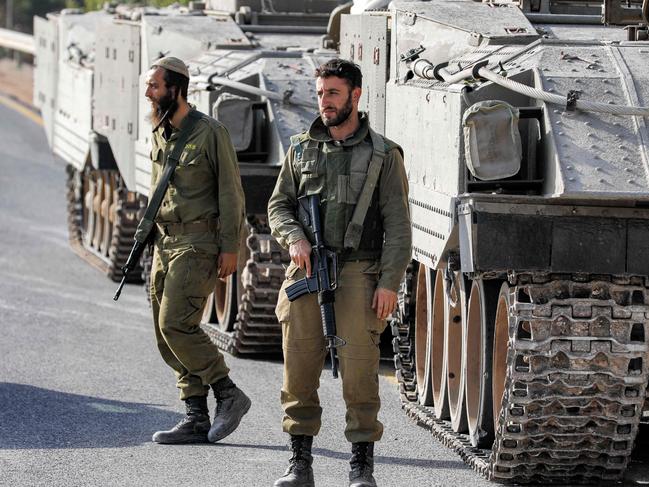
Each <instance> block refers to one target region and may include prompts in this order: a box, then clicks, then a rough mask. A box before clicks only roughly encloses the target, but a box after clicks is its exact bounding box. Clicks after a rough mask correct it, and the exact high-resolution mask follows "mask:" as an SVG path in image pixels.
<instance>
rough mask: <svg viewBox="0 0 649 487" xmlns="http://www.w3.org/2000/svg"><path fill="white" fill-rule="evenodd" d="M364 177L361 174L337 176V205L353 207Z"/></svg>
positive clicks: (363, 183)
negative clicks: (342, 204) (343, 204)
mask: <svg viewBox="0 0 649 487" xmlns="http://www.w3.org/2000/svg"><path fill="white" fill-rule="evenodd" d="M365 177H366V176H365V174H362V173H351V174H350V175H349V176H348V175H346V174H341V175H339V176H338V188H337V200H338V203H345V204H348V205H355V204H356V203H357V202H358V199H359V198H360V196H361V191H362V190H363V186H364V185H365Z"/></svg>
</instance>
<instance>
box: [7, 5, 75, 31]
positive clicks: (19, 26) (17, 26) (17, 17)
mask: <svg viewBox="0 0 649 487" xmlns="http://www.w3.org/2000/svg"><path fill="white" fill-rule="evenodd" d="M63 7H65V0H13V22H12V23H13V27H12V29H14V30H18V31H21V32H27V33H30V34H31V33H32V30H33V27H34V20H33V18H34V15H39V16H41V17H43V16H45V14H46V13H47V12H55V11H57V10H61V9H62V8H63ZM6 26H7V0H0V27H6Z"/></svg>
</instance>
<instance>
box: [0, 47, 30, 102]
mask: <svg viewBox="0 0 649 487" xmlns="http://www.w3.org/2000/svg"><path fill="white" fill-rule="evenodd" d="M33 72H34V68H33V67H32V65H31V64H28V63H22V64H21V65H19V64H18V63H16V62H15V61H14V60H13V59H9V58H3V59H0V93H2V94H4V95H7V96H9V97H11V98H14V99H16V100H18V101H20V102H22V103H23V104H25V105H28V106H30V107H31V106H32V105H33V84H34V81H33Z"/></svg>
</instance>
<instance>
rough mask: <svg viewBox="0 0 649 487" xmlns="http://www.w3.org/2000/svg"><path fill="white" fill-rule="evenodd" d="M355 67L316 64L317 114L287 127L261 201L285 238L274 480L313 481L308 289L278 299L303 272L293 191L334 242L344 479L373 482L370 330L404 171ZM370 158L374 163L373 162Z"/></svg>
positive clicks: (383, 295) (404, 221) (394, 244)
mask: <svg viewBox="0 0 649 487" xmlns="http://www.w3.org/2000/svg"><path fill="white" fill-rule="evenodd" d="M361 81H362V75H361V72H360V69H359V68H358V67H357V66H356V65H355V64H353V63H351V62H349V61H344V60H341V59H334V60H331V61H328V62H327V63H325V64H323V65H322V66H320V67H319V68H318V69H317V70H316V89H317V95H318V105H319V109H320V117H319V118H317V119H316V120H315V121H314V122H313V123H312V124H311V127H310V129H309V130H308V131H307V132H304V133H302V134H299V135H297V136H294V137H293V138H292V139H291V142H292V145H291V148H290V150H289V152H288V154H287V156H286V159H285V160H284V164H283V166H282V169H281V172H280V175H279V178H278V180H277V184H276V186H275V190H274V192H273V195H272V197H271V199H270V202H269V204H268V214H269V221H270V226H271V230H272V234H273V235H274V236H275V237H276V238H277V240H278V241H279V242H280V244H282V245H283V246H285V247H287V248H288V249H289V254H290V256H291V264H290V265H289V267H288V269H287V270H286V280H285V281H284V284H283V286H282V289H281V290H280V293H279V298H278V302H277V308H276V313H277V318H278V319H279V321H280V322H281V323H282V333H283V344H282V346H283V351H284V383H283V386H282V392H281V401H282V407H283V409H284V419H283V423H282V426H283V429H284V431H285V432H286V433H289V434H290V436H291V448H292V450H293V456H292V457H291V459H290V461H289V467H288V470H287V471H286V473H285V474H284V476H283V477H281V478H280V479H278V480H277V481H276V482H275V484H274V485H275V487H291V486H292V487H297V486H299V487H309V486H313V485H314V479H313V469H312V467H311V464H312V461H313V458H312V455H311V446H312V442H313V437H314V436H315V435H317V434H318V431H319V430H320V426H321V421H320V417H321V412H322V409H321V408H320V402H319V399H318V392H317V391H318V386H319V378H320V373H321V371H322V369H323V365H324V360H325V356H326V349H325V339H324V336H323V330H322V325H321V318H320V308H319V305H318V300H317V296H316V295H315V294H307V295H304V296H302V297H300V298H298V299H296V300H295V301H293V302H289V301H288V298H287V296H286V292H285V289H286V287H287V286H289V285H291V284H292V283H294V282H296V281H297V280H300V279H302V278H303V277H304V276H305V274H306V275H310V274H311V271H312V269H311V261H310V255H311V244H312V243H313V241H311V242H310V241H309V236H310V237H311V238H312V237H313V236H312V235H309V233H310V231H309V230H308V229H307V228H304V227H303V226H302V224H301V223H300V220H299V218H298V201H297V199H298V198H299V197H301V196H305V195H312V194H319V195H320V201H321V207H320V213H321V222H322V227H323V234H324V242H325V245H326V246H327V247H328V248H329V249H332V250H335V251H336V252H337V254H338V265H339V269H338V287H337V288H336V291H335V313H336V324H337V334H338V336H339V337H341V338H342V339H343V340H344V341H345V342H346V344H345V345H344V346H342V347H340V348H338V357H339V362H340V374H341V377H342V387H343V397H344V400H345V404H346V408H347V411H346V422H347V426H346V429H345V436H346V438H347V440H348V441H349V442H350V443H351V444H352V445H351V450H352V456H351V460H350V465H351V472H350V474H349V485H350V486H352V487H372V486H376V482H375V479H374V477H373V469H374V457H373V455H374V442H375V441H378V440H380V439H381V435H382V433H383V425H382V424H381V423H380V422H379V420H378V419H377V416H378V411H379V408H380V401H379V381H378V369H379V340H380V335H381V333H382V332H383V330H384V328H385V326H386V318H387V317H388V316H389V315H390V314H391V313H392V312H393V311H394V310H395V307H396V304H397V290H398V288H399V284H400V282H401V278H402V276H403V274H404V271H405V269H406V267H407V265H408V262H409V261H410V242H411V236H410V216H409V211H408V182H407V178H406V173H405V170H404V166H403V159H402V154H401V149H400V148H399V146H397V145H396V144H394V143H393V142H391V141H390V140H388V139H386V138H385V137H382V136H381V135H378V134H376V133H375V132H374V131H373V130H372V129H371V128H370V126H369V122H368V118H367V115H366V114H363V113H359V112H358V100H359V98H360V96H361V84H362V83H361ZM377 169H378V170H377Z"/></svg>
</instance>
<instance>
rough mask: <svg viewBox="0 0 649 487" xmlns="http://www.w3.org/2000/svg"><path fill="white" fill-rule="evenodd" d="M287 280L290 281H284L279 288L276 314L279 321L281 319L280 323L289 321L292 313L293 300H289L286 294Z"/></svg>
mask: <svg viewBox="0 0 649 487" xmlns="http://www.w3.org/2000/svg"><path fill="white" fill-rule="evenodd" d="M296 267H297V266H296ZM287 282H288V281H284V283H283V284H282V287H281V288H280V289H279V295H278V297H277V306H275V316H277V321H279V322H280V323H285V322H287V321H288V320H289V317H290V314H291V302H290V301H289V300H288V297H287V296H286V285H287Z"/></svg>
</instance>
